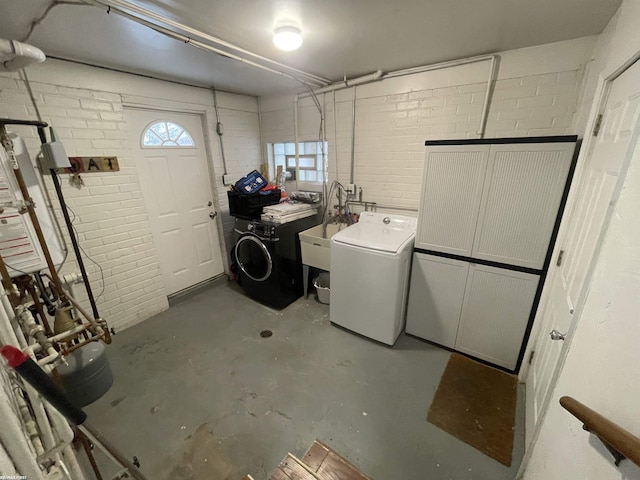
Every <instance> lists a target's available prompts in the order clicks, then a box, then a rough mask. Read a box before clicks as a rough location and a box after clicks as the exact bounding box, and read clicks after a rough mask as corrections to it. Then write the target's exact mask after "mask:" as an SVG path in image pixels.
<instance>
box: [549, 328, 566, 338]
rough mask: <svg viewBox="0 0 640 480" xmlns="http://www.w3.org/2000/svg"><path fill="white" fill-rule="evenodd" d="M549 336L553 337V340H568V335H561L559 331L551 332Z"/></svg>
mask: <svg viewBox="0 0 640 480" xmlns="http://www.w3.org/2000/svg"><path fill="white" fill-rule="evenodd" d="M549 336H550V337H551V340H564V339H565V338H567V335H566V334H564V333H560V332H559V331H558V330H551V331H550V332H549Z"/></svg>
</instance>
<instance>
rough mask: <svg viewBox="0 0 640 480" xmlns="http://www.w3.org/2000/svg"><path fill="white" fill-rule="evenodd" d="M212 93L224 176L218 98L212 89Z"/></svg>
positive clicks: (224, 164) (224, 160)
mask: <svg viewBox="0 0 640 480" xmlns="http://www.w3.org/2000/svg"><path fill="white" fill-rule="evenodd" d="M211 91H212V92H213V110H214V112H215V113H216V132H217V134H218V139H219V140H220V154H221V155H222V166H223V167H224V174H225V175H226V174H227V173H228V172H227V158H226V157H225V155H224V142H223V141H222V130H221V129H220V125H222V124H221V123H220V113H219V112H218V97H217V95H216V89H215V88H212V89H211Z"/></svg>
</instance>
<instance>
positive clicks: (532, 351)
mask: <svg viewBox="0 0 640 480" xmlns="http://www.w3.org/2000/svg"><path fill="white" fill-rule="evenodd" d="M535 354H536V351H535V350H531V353H530V354H529V365H531V362H533V356H534V355H535Z"/></svg>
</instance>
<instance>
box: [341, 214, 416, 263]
mask: <svg viewBox="0 0 640 480" xmlns="http://www.w3.org/2000/svg"><path fill="white" fill-rule="evenodd" d="M416 223H417V220H416V219H415V218H413V217H406V216H403V215H389V214H384V213H378V212H362V214H361V215H360V221H359V222H358V223H356V224H355V225H351V226H350V227H348V228H346V229H344V230H342V231H341V232H338V233H336V234H335V235H334V236H333V239H332V241H333V242H336V243H342V244H345V245H354V246H356V247H362V248H369V249H371V250H379V251H382V252H389V253H397V252H398V251H399V250H400V249H401V248H402V247H403V246H404V245H406V243H407V242H409V241H413V237H414V236H415V232H416Z"/></svg>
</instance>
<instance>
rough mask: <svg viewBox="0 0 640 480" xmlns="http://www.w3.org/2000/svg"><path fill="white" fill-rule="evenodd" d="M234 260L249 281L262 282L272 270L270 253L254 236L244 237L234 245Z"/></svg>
mask: <svg viewBox="0 0 640 480" xmlns="http://www.w3.org/2000/svg"><path fill="white" fill-rule="evenodd" d="M235 250H236V260H237V262H238V266H239V267H240V270H242V272H243V273H244V274H245V275H246V276H248V277H249V278H250V279H251V280H255V281H256V282H262V281H264V280H266V279H267V278H269V275H271V270H272V268H273V260H272V258H271V253H269V250H268V249H267V247H266V246H265V244H264V243H263V242H262V241H261V240H260V239H259V238H258V237H256V236H255V235H245V236H244V237H241V238H240V240H238V243H236V249H235Z"/></svg>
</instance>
